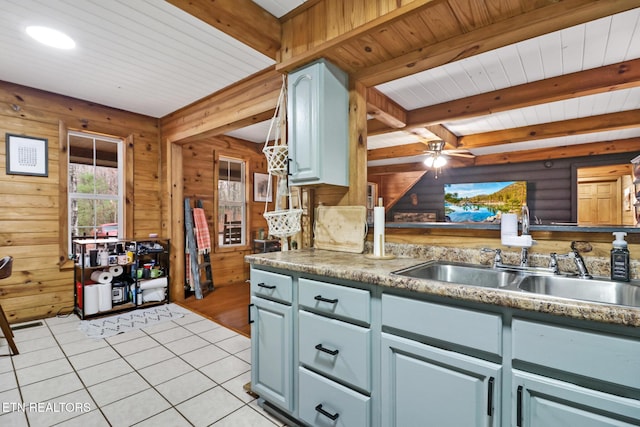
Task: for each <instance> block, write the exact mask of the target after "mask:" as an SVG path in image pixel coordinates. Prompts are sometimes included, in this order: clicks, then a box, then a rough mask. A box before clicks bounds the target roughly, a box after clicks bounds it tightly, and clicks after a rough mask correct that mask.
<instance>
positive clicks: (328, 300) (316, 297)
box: [313, 295, 338, 304]
mask: <svg viewBox="0 0 640 427" xmlns="http://www.w3.org/2000/svg"><path fill="white" fill-rule="evenodd" d="M313 299H315V300H316V301H322V302H328V303H329V304H337V303H338V298H336V299H327V298H323V297H322V295H316V296H315V297H314V298H313Z"/></svg>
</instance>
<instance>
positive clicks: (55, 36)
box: [27, 25, 76, 49]
mask: <svg viewBox="0 0 640 427" xmlns="http://www.w3.org/2000/svg"><path fill="white" fill-rule="evenodd" d="M27 34H29V35H30V36H31V37H32V38H34V39H35V40H37V41H39V42H40V43H42V44H45V45H47V46H51V47H55V48H57V49H73V48H74V47H76V42H74V41H73V39H72V38H71V37H69V36H68V35H66V34H64V33H61V32H60V31H58V30H54V29H53V28H47V27H40V26H34V25H32V26H30V27H27Z"/></svg>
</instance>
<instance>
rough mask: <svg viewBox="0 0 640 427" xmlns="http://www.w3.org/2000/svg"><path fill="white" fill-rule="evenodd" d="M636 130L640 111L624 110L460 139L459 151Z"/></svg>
mask: <svg viewBox="0 0 640 427" xmlns="http://www.w3.org/2000/svg"><path fill="white" fill-rule="evenodd" d="M638 126H640V110H628V111H622V112H620V113H609V114H601V115H599V116H590V117H582V118H579V119H571V120H563V121H558V122H551V123H541V124H538V125H534V126H524V127H520V128H512V129H505V130H498V131H493V132H485V133H477V134H474V135H467V136H463V137H461V138H460V147H461V148H464V149H472V148H479V147H490V146H495V145H502V144H512V143H516V142H525V141H534V140H539V139H548V138H556V137H561V136H571V135H582V134H586V133H594V132H605V131H611V130H620V129H630V128H637V127H638Z"/></svg>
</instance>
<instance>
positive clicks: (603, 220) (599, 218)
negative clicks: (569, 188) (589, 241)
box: [578, 180, 622, 225]
mask: <svg viewBox="0 0 640 427" xmlns="http://www.w3.org/2000/svg"><path fill="white" fill-rule="evenodd" d="M619 188H620V183H619V180H615V181H596V182H580V183H578V224H579V225H612V224H621V221H622V209H621V207H620V195H619V192H620V191H619Z"/></svg>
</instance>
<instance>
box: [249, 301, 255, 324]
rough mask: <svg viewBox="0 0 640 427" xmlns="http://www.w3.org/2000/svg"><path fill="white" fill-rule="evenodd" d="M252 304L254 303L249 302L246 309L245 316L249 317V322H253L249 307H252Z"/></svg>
mask: <svg viewBox="0 0 640 427" xmlns="http://www.w3.org/2000/svg"><path fill="white" fill-rule="evenodd" d="M253 306H254V304H249V305H248V306H247V311H248V313H247V317H248V319H249V323H253V319H252V318H251V307H253Z"/></svg>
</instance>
